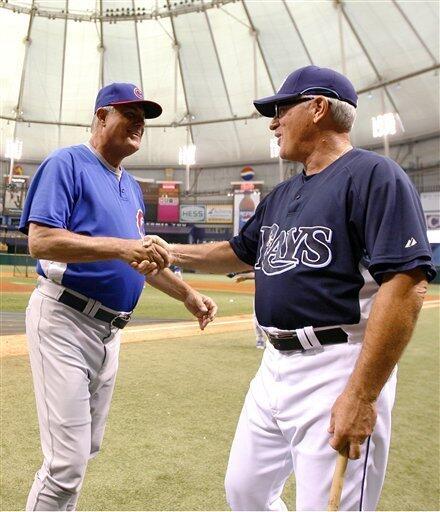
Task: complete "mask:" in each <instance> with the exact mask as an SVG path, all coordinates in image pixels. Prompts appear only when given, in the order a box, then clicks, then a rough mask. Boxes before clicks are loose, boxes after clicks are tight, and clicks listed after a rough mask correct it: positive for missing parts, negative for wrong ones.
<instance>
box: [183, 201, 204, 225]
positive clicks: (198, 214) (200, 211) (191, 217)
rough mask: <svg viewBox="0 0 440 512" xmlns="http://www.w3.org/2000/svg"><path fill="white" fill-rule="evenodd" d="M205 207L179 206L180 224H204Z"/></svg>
mask: <svg viewBox="0 0 440 512" xmlns="http://www.w3.org/2000/svg"><path fill="white" fill-rule="evenodd" d="M205 218H206V207H205V206H204V205H199V204H181V205H180V222H194V223H195V222H205Z"/></svg>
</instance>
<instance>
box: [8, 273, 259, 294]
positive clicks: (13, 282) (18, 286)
mask: <svg viewBox="0 0 440 512" xmlns="http://www.w3.org/2000/svg"><path fill="white" fill-rule="evenodd" d="M25 280H26V281H29V282H28V283H27V282H25ZM35 280H36V277H32V278H26V277H19V276H15V277H14V276H13V275H12V274H11V273H8V274H2V276H1V280H0V293H16V292H31V291H33V289H34V288H35ZM185 282H186V283H188V284H189V285H190V286H192V287H193V288H195V289H196V290H202V291H208V290H214V291H218V292H233V293H247V294H249V293H254V291H255V286H254V283H253V282H252V281H250V282H245V283H235V282H233V281H232V282H225V283H222V282H218V281H209V280H206V281H202V280H192V279H191V278H190V279H185Z"/></svg>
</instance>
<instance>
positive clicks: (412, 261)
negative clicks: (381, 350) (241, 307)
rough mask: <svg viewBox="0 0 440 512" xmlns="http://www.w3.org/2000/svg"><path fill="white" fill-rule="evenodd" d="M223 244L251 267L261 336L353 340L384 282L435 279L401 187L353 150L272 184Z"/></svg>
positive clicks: (396, 174)
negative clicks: (408, 275) (327, 330)
mask: <svg viewBox="0 0 440 512" xmlns="http://www.w3.org/2000/svg"><path fill="white" fill-rule="evenodd" d="M230 243H231V246H232V248H233V250H234V252H235V253H236V255H237V256H238V257H239V258H240V259H241V260H242V261H244V262H246V263H248V264H250V265H253V266H254V268H255V286H256V295H255V307H256V315H257V319H258V323H259V324H260V325H262V326H265V327H275V328H278V329H289V330H292V329H300V328H304V327H307V326H312V327H325V326H333V325H339V326H344V325H346V326H357V327H354V328H350V327H347V332H348V334H349V335H350V334H352V335H353V338H355V337H356V336H360V337H361V336H362V334H363V330H364V328H365V325H366V320H367V319H368V313H369V309H370V308H371V304H372V299H373V298H374V295H375V293H376V292H377V290H378V287H379V285H380V283H381V279H382V277H383V275H384V274H385V273H388V272H399V271H405V270H410V269H414V268H416V267H420V268H422V269H423V270H424V271H425V272H426V275H427V277H428V279H432V278H433V277H434V276H435V270H434V267H433V264H432V261H431V250H430V246H429V243H428V240H427V234H426V227H425V222H424V215H423V211H422V207H421V204H420V200H419V197H418V195H417V192H416V190H415V189H414V187H413V185H412V183H411V181H410V180H409V178H408V176H407V175H406V174H405V172H404V171H403V170H402V169H401V168H400V167H399V166H398V165H397V164H396V163H395V162H393V161H392V160H390V159H388V158H384V157H382V156H380V155H378V154H376V153H373V152H370V151H365V150H361V149H352V150H351V151H349V152H348V153H346V154H345V155H343V156H342V157H340V158H339V159H338V160H336V161H335V162H333V163H332V164H331V165H329V166H328V167H327V168H326V169H324V170H323V171H321V172H319V173H317V174H314V175H311V176H306V175H305V174H300V175H297V176H295V177H293V178H291V179H289V180H287V181H285V182H283V183H281V184H280V185H278V186H277V187H276V188H275V189H274V190H273V191H272V192H271V193H270V194H268V195H267V196H266V197H265V198H264V200H263V201H262V202H261V203H260V204H259V206H258V207H257V209H256V212H255V215H254V216H253V217H252V218H251V219H249V221H248V222H247V223H246V224H245V226H244V227H243V229H242V230H241V232H240V233H239V234H238V235H237V236H236V237H234V238H233V239H232V240H231V241H230Z"/></svg>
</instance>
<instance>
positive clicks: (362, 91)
mask: <svg viewBox="0 0 440 512" xmlns="http://www.w3.org/2000/svg"><path fill="white" fill-rule="evenodd" d="M438 69H440V64H439V65H436V66H431V67H429V68H423V69H419V70H418V71H414V72H413V73H407V74H406V75H400V76H398V77H396V78H391V79H389V80H385V81H381V82H378V83H376V84H374V85H371V86H369V87H364V88H362V89H358V90H357V91H356V92H357V94H358V95H361V94H365V93H367V92H370V91H374V90H376V89H380V88H381V87H386V86H388V85H392V84H396V83H398V82H404V81H405V80H408V79H409V78H414V77H417V76H419V75H424V74H425V73H430V72H435V71H437V70H438ZM259 117H261V116H260V114H258V113H257V112H253V113H252V114H250V115H248V116H233V117H227V118H222V119H207V120H205V121H191V120H190V121H182V122H179V123H168V124H154V123H153V124H150V123H148V124H147V126H148V128H179V127H184V126H188V125H191V126H197V125H203V124H216V123H228V122H231V121H250V120H252V119H258V118H259ZM0 120H4V121H17V122H22V123H32V124H43V125H44V124H47V125H58V124H60V125H61V126H71V127H73V128H75V127H77V128H90V125H89V124H83V123H57V122H55V121H42V120H39V119H26V118H23V117H21V118H19V119H16V118H15V117H11V116H0Z"/></svg>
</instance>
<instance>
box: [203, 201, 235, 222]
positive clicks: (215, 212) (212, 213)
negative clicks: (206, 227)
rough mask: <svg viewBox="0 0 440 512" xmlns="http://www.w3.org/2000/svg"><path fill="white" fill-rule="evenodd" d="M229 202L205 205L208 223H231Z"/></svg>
mask: <svg viewBox="0 0 440 512" xmlns="http://www.w3.org/2000/svg"><path fill="white" fill-rule="evenodd" d="M232 211H233V210H232V205H231V204H210V205H207V206H206V222H207V223H208V224H232Z"/></svg>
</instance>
